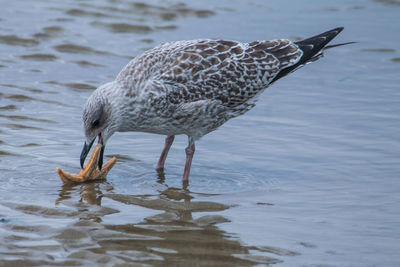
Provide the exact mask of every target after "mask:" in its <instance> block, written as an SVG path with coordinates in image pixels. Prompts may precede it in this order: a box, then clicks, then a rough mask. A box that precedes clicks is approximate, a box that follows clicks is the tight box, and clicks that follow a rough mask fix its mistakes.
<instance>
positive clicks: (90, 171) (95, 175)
mask: <svg viewBox="0 0 400 267" xmlns="http://www.w3.org/2000/svg"><path fill="white" fill-rule="evenodd" d="M102 147H103V145H102V144H98V145H97V146H96V147H95V149H94V151H93V154H92V156H91V157H90V160H89V162H88V163H87V164H86V166H85V168H84V169H83V170H82V171H81V172H80V173H79V174H71V173H68V172H66V171H63V170H61V169H60V168H57V172H58V174H59V175H60V178H61V180H62V181H63V182H64V183H83V182H87V181H94V180H104V179H106V177H107V174H108V172H109V171H110V170H111V168H112V167H114V165H115V163H116V162H117V159H116V158H115V157H112V159H110V160H109V161H108V162H107V163H106V164H104V166H103V167H102V168H101V170H99V169H97V168H96V166H97V165H98V162H99V158H100V151H101V149H102Z"/></svg>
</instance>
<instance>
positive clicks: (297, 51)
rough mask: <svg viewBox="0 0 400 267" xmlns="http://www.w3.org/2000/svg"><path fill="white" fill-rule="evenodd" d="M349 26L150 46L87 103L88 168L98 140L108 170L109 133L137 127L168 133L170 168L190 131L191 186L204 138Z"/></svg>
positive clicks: (185, 177)
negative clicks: (298, 35) (304, 34)
mask: <svg viewBox="0 0 400 267" xmlns="http://www.w3.org/2000/svg"><path fill="white" fill-rule="evenodd" d="M342 30H343V28H342V27H340V28H336V29H333V30H330V31H327V32H324V33H322V34H319V35H316V36H313V37H311V38H308V39H305V40H302V41H298V42H292V41H289V40H286V39H279V40H270V41H254V42H251V43H240V42H236V41H224V40H209V39H200V40H190V41H178V42H171V43H165V44H162V45H160V46H157V47H155V48H153V49H150V50H148V51H147V52H145V53H144V54H142V55H140V56H138V57H136V58H135V59H133V60H132V61H131V62H129V63H128V65H126V66H125V68H124V69H123V70H122V71H121V72H120V73H119V74H118V76H117V78H116V79H115V81H113V82H110V83H107V84H104V85H102V86H100V87H99V88H97V89H96V90H95V91H94V92H93V94H92V95H91V96H90V97H89V99H88V100H87V102H86V105H85V108H84V112H83V122H84V130H85V135H86V142H85V144H84V147H83V150H82V154H81V158H80V159H81V166H83V163H84V161H85V158H86V156H87V154H88V152H89V150H90V148H91V146H92V144H93V142H94V140H95V139H96V137H98V142H99V143H101V144H103V149H102V151H101V157H100V160H99V168H101V166H102V164H103V153H104V146H105V144H106V142H107V140H108V138H109V137H110V136H111V135H112V134H113V133H114V132H117V131H118V132H127V131H137V132H147V133H155V134H162V135H166V136H167V138H166V140H165V146H164V149H163V151H162V153H161V156H160V159H159V161H158V164H157V167H156V168H157V170H160V171H162V170H163V169H164V163H165V159H166V157H167V154H168V151H169V149H170V147H171V145H172V142H173V141H174V137H175V135H178V134H186V135H187V136H188V139H189V144H188V146H187V148H186V164H185V170H184V173H183V179H182V180H183V182H184V183H188V181H189V173H190V166H191V163H192V158H193V154H194V151H195V141H196V140H198V139H200V138H201V137H202V136H203V135H205V134H207V133H209V132H211V131H214V130H215V129H217V128H218V127H219V126H221V125H222V124H224V123H225V122H226V121H228V120H229V119H231V118H234V117H237V116H239V115H242V114H244V113H246V112H247V111H249V110H250V109H251V108H253V107H254V106H255V103H256V100H257V98H258V96H259V95H260V94H261V93H262V92H263V91H264V90H265V89H266V88H267V87H268V86H269V85H270V84H272V83H274V82H275V81H277V80H278V79H280V78H282V77H284V76H286V75H287V74H289V73H291V72H292V71H294V70H296V69H298V68H299V67H301V66H303V65H305V64H307V63H309V62H312V61H315V60H317V59H319V58H320V57H322V55H323V51H324V50H325V49H327V48H330V47H334V46H338V45H331V46H327V44H328V43H329V42H330V41H331V40H332V39H333V38H334V37H335V36H336V35H338V34H339V33H340V32H341V31H342ZM339 45H343V44H339Z"/></svg>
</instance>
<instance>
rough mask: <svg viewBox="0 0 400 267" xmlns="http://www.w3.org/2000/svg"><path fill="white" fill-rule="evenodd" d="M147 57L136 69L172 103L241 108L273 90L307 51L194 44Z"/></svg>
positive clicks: (290, 46) (282, 45)
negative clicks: (276, 79)
mask: <svg viewBox="0 0 400 267" xmlns="http://www.w3.org/2000/svg"><path fill="white" fill-rule="evenodd" d="M146 54H147V55H146ZM146 54H145V55H146V56H145V57H143V56H142V58H139V60H138V61H137V62H136V67H137V66H138V65H141V66H142V67H140V68H141V69H142V71H141V72H143V70H145V71H146V72H147V78H146V79H148V80H151V83H152V85H153V86H154V87H155V88H158V89H157V90H160V91H165V93H166V95H167V99H168V101H169V102H171V103H174V104H179V103H187V102H194V101H198V100H205V99H212V100H219V101H221V103H222V104H223V105H225V106H227V107H235V106H239V105H241V104H243V103H246V102H247V101H248V100H249V99H251V98H253V97H254V96H255V95H257V94H258V93H259V92H261V91H262V90H263V89H265V88H267V87H268V85H269V84H270V83H271V81H272V80H273V79H274V77H275V76H276V75H277V74H278V73H279V71H280V70H281V69H283V68H286V67H288V66H291V65H293V64H296V63H297V61H298V60H299V59H300V57H301V56H302V54H303V52H302V51H301V50H300V49H299V48H298V46H297V45H296V44H294V43H292V42H291V41H289V40H272V41H255V42H251V43H239V42H234V41H224V40H193V41H183V42H175V43H168V44H164V45H161V46H159V47H156V48H154V49H153V50H150V51H149V52H147V53H146ZM139 63H140V64H139ZM138 76H140V75H138ZM142 76H143V75H142ZM136 78H137V77H136Z"/></svg>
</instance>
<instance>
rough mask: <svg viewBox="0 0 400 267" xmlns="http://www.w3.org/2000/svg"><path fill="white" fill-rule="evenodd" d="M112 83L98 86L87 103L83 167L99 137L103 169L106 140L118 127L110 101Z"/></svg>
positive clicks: (100, 160) (84, 120) (81, 158)
mask: <svg viewBox="0 0 400 267" xmlns="http://www.w3.org/2000/svg"><path fill="white" fill-rule="evenodd" d="M112 85H113V84H112V83H109V84H105V85H103V86H101V87H99V88H97V89H96V90H95V91H94V92H93V93H92V95H91V96H90V97H89V98H88V100H87V102H86V104H85V107H84V111H83V116H82V119H83V128H84V131H85V136H86V141H85V143H84V145H83V149H82V153H81V156H80V163H81V167H82V168H83V165H84V162H85V159H86V156H87V155H88V153H89V151H90V148H91V147H92V145H93V143H94V141H95V140H96V137H97V138H98V143H99V144H102V145H103V147H102V149H101V153H100V158H99V163H98V166H99V169H101V167H102V165H103V154H104V148H105V145H106V142H107V140H108V138H110V137H111V135H113V134H114V132H115V131H116V130H117V129H118V123H117V122H118V119H116V118H114V112H113V106H112V103H111V101H110V99H111V95H112V90H113V86H112Z"/></svg>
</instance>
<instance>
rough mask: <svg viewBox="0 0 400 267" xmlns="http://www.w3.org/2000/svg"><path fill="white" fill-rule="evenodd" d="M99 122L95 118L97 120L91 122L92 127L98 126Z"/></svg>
mask: <svg viewBox="0 0 400 267" xmlns="http://www.w3.org/2000/svg"><path fill="white" fill-rule="evenodd" d="M99 124H100V121H99V120H98V119H97V120H94V121H93V122H92V127H93V128H96V127H97V126H99Z"/></svg>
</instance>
